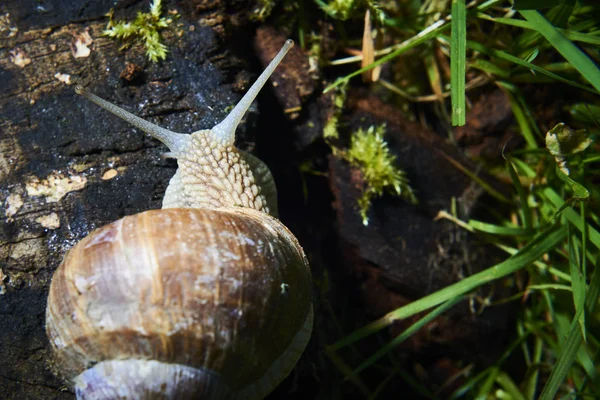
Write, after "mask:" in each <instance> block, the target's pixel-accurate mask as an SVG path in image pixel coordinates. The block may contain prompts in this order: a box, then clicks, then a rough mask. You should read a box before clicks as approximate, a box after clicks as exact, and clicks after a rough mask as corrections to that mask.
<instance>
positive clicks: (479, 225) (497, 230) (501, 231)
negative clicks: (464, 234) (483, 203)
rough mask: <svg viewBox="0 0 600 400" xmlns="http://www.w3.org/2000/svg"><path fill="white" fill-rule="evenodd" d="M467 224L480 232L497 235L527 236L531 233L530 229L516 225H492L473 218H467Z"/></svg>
mask: <svg viewBox="0 0 600 400" xmlns="http://www.w3.org/2000/svg"><path fill="white" fill-rule="evenodd" d="M469 225H470V226H472V227H473V229H475V230H478V231H480V232H485V233H489V234H492V235H498V236H528V235H531V233H532V231H531V230H527V229H523V228H521V227H518V226H500V225H494V224H490V223H487V222H482V221H477V220H475V219H471V220H469Z"/></svg>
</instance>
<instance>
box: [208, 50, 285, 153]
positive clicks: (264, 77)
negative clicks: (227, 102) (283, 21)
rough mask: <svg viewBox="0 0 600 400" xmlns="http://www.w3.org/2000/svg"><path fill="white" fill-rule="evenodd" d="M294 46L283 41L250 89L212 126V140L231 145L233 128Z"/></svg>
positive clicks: (233, 137)
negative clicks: (283, 43) (225, 115)
mask: <svg viewBox="0 0 600 400" xmlns="http://www.w3.org/2000/svg"><path fill="white" fill-rule="evenodd" d="M293 46H294V41H293V40H290V39H288V40H287V41H286V42H285V45H284V46H283V47H282V48H281V50H279V53H277V55H276V56H275V58H273V60H272V61H271V62H270V63H269V65H268V66H267V68H265V70H264V71H263V72H262V74H260V76H259V77H258V79H257V80H256V82H254V84H253V85H252V86H251V87H250V89H249V90H248V91H247V92H246V94H245V95H244V97H242V99H241V100H240V102H239V103H237V105H236V106H235V107H234V109H233V110H231V112H230V113H229V115H228V116H227V117H225V119H224V120H223V121H221V122H220V123H219V124H217V125H216V126H215V127H214V128H212V130H211V131H212V136H213V137H212V138H213V139H214V140H218V141H219V142H221V143H223V144H224V145H226V146H227V145H229V146H231V145H233V142H234V140H235V130H236V129H237V127H238V125H239V124H240V121H241V120H242V117H243V116H244V114H246V111H248V108H250V105H251V104H252V102H253V101H254V99H255V98H256V96H257V95H258V92H260V90H261V89H262V88H263V86H264V85H265V83H267V81H268V80H269V77H270V76H271V75H272V74H273V71H275V68H277V66H278V65H279V63H281V60H283V57H285V55H286V54H287V53H288V51H290V49H291V48H292V47H293Z"/></svg>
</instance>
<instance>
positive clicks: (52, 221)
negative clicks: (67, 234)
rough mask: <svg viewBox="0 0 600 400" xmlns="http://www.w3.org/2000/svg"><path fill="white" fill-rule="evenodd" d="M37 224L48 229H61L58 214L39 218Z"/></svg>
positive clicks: (36, 220)
mask: <svg viewBox="0 0 600 400" xmlns="http://www.w3.org/2000/svg"><path fill="white" fill-rule="evenodd" d="M35 222H37V223H38V224H40V225H42V226H43V227H44V228H46V229H58V228H60V219H59V218H58V214H57V213H55V212H53V213H50V214H48V215H43V216H41V217H37V218H36V219H35Z"/></svg>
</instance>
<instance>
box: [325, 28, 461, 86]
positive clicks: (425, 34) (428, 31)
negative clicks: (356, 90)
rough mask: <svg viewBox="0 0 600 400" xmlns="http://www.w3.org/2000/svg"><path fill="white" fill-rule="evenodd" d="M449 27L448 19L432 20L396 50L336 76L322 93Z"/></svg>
mask: <svg viewBox="0 0 600 400" xmlns="http://www.w3.org/2000/svg"><path fill="white" fill-rule="evenodd" d="M449 27H450V24H449V23H448V21H445V20H439V21H436V22H434V23H433V24H431V25H430V26H428V27H427V28H425V29H423V30H422V31H421V32H419V33H418V34H416V35H415V36H413V37H411V38H410V39H408V40H406V41H404V42H403V43H401V44H400V45H399V46H398V48H397V49H396V50H394V51H393V52H392V53H390V54H388V55H387V56H384V57H381V58H380V59H379V60H376V61H375V62H373V63H371V64H369V65H367V66H366V67H364V68H361V69H359V70H357V71H354V72H352V73H350V74H348V75H346V76H343V77H341V78H338V79H337V80H336V81H335V82H333V83H332V84H331V85H329V86H327V87H326V88H325V89H324V90H323V93H327V92H329V91H330V90H331V89H333V88H336V87H338V86H340V85H343V84H345V83H347V82H348V81H349V80H350V79H351V78H353V77H355V76H357V75H360V74H362V73H363V72H365V71H368V70H370V69H372V68H375V67H376V66H378V65H381V64H385V63H386V62H388V61H390V60H392V59H394V58H396V57H398V56H399V55H400V54H402V53H405V52H407V51H408V50H410V49H412V48H413V47H416V46H418V45H420V44H421V43H423V42H426V41H427V40H429V39H431V38H433V37H435V36H438V35H439V34H440V33H441V32H443V31H445V30H446V29H448V28H449Z"/></svg>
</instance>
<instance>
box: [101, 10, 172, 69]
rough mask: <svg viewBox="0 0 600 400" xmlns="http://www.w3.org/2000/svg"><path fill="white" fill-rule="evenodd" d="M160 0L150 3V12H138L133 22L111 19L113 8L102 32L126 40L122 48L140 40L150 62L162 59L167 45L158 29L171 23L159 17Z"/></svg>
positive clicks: (165, 54) (165, 53)
mask: <svg viewBox="0 0 600 400" xmlns="http://www.w3.org/2000/svg"><path fill="white" fill-rule="evenodd" d="M161 8H162V6H161V0H154V1H153V2H152V4H150V12H149V13H142V12H138V14H137V17H136V18H135V20H134V21H133V22H126V21H118V22H114V21H113V18H112V17H113V10H111V11H110V12H109V13H108V17H109V18H110V20H109V22H108V25H107V26H106V30H105V31H104V34H105V35H106V36H108V37H111V38H116V39H120V40H125V41H128V43H126V44H125V45H124V46H123V47H122V48H126V47H129V46H130V45H131V42H132V41H133V42H141V43H142V44H143V45H144V47H145V48H146V55H147V56H148V58H149V59H150V61H152V62H158V61H159V60H164V59H165V58H166V57H167V46H165V45H164V44H163V43H162V42H161V40H162V39H161V36H160V33H159V31H160V30H161V29H163V28H166V27H168V26H169V24H170V23H171V20H170V19H166V18H164V17H161V16H160V14H161V12H162V10H161Z"/></svg>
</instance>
